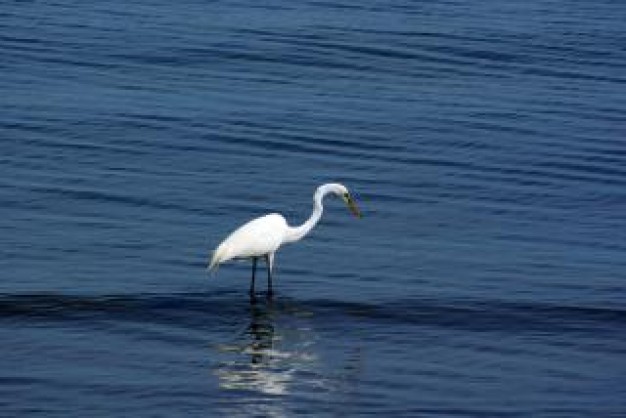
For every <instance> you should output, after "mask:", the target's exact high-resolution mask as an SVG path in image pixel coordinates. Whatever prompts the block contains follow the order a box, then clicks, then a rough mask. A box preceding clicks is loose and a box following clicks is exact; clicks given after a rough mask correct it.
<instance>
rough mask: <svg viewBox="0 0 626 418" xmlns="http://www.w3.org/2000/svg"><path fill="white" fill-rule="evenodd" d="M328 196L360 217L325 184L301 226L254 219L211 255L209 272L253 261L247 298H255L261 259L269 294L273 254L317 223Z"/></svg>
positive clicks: (341, 189) (274, 217)
mask: <svg viewBox="0 0 626 418" xmlns="http://www.w3.org/2000/svg"><path fill="white" fill-rule="evenodd" d="M328 194H334V195H336V196H339V197H341V198H342V199H343V201H344V202H345V203H346V205H348V208H349V209H350V211H351V212H352V213H353V214H354V216H356V217H359V218H360V217H361V212H360V211H359V209H358V207H357V206H356V203H355V202H354V199H353V198H352V196H350V192H348V189H347V188H346V187H345V186H344V185H342V184H339V183H327V184H323V185H321V186H319V187H318V188H317V190H316V191H315V194H314V195H313V213H312V214H311V216H310V217H309V219H308V220H307V221H306V222H304V223H303V224H302V225H300V226H295V227H293V226H289V225H288V224H287V221H286V220H285V218H284V217H283V215H281V214H279V213H271V214H269V215H265V216H261V217H259V218H256V219H253V220H251V221H250V222H248V223H246V224H244V225H242V226H240V227H239V228H238V229H236V230H235V231H234V232H232V233H231V234H230V235H229V236H228V237H227V238H226V239H225V240H224V241H223V242H222V243H221V244H220V245H219V246H218V247H217V249H216V250H215V251H214V252H213V258H212V260H211V264H210V265H209V270H213V271H215V270H216V269H217V267H218V266H219V265H220V264H222V263H225V262H227V261H229V260H232V259H236V258H251V259H252V279H251V281H250V296H251V297H254V278H255V274H256V265H257V261H258V259H259V258H261V257H263V258H264V259H265V262H266V265H267V290H268V295H271V294H272V270H273V267H274V254H275V253H276V251H277V250H278V249H279V248H280V247H281V246H282V245H283V244H288V243H291V242H296V241H299V240H301V239H302V238H304V237H305V236H306V234H308V233H309V231H311V229H313V227H314V226H315V225H316V224H317V223H318V222H319V220H320V218H321V217H322V212H323V211H324V206H322V200H323V199H324V197H325V196H326V195H328Z"/></svg>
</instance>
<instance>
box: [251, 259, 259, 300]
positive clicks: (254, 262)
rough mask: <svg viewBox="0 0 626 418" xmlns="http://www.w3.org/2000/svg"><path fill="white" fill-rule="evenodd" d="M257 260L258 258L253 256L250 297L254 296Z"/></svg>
mask: <svg viewBox="0 0 626 418" xmlns="http://www.w3.org/2000/svg"><path fill="white" fill-rule="evenodd" d="M256 262H257V258H256V257H253V258H252V280H250V297H251V298H253V297H254V276H255V275H256Z"/></svg>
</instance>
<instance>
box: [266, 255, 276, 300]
mask: <svg viewBox="0 0 626 418" xmlns="http://www.w3.org/2000/svg"><path fill="white" fill-rule="evenodd" d="M270 257H271V255H266V256H265V264H266V265H267V296H272V295H273V294H274V289H272V260H271V258H270Z"/></svg>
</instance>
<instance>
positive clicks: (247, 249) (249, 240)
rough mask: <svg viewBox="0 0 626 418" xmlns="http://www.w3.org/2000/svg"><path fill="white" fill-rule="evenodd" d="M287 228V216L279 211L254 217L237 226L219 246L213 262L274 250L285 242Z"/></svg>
mask: <svg viewBox="0 0 626 418" xmlns="http://www.w3.org/2000/svg"><path fill="white" fill-rule="evenodd" d="M286 229H287V222H286V221H285V218H283V216H282V215H280V214H277V213H273V214H270V215H265V216H262V217H260V218H256V219H253V220H251V221H250V222H248V223H246V224H244V225H242V226H240V227H239V228H237V229H236V230H235V231H234V232H233V233H231V234H230V235H229V236H228V238H226V239H225V240H224V241H223V242H222V243H221V244H220V245H219V246H218V247H217V249H216V250H215V253H214V257H213V261H212V263H211V264H212V265H217V264H220V263H223V262H225V261H228V260H231V259H233V258H247V257H259V256H262V255H265V254H268V253H271V252H274V251H276V250H277V249H278V247H280V245H281V243H282V242H283V238H284V236H285V231H286Z"/></svg>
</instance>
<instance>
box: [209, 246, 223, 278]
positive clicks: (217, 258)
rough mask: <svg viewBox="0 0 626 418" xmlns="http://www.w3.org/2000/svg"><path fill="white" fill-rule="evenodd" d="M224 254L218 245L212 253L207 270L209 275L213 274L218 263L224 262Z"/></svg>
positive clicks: (221, 247)
mask: <svg viewBox="0 0 626 418" xmlns="http://www.w3.org/2000/svg"><path fill="white" fill-rule="evenodd" d="M225 253H226V251H225V248H224V247H223V246H221V245H220V246H219V247H217V249H216V250H215V251H213V257H212V258H211V263H210V264H209V267H208V268H207V270H208V271H210V272H211V273H215V272H216V271H217V268H218V267H219V265H220V263H221V262H222V261H224V255H225Z"/></svg>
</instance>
